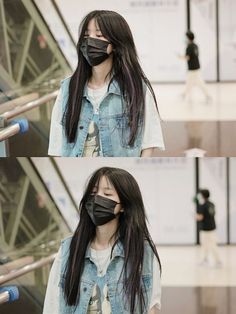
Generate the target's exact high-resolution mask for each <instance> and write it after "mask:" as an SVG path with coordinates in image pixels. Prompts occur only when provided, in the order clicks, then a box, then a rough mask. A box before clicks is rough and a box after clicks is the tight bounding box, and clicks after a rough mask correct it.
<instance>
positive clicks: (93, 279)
mask: <svg viewBox="0 0 236 314" xmlns="http://www.w3.org/2000/svg"><path fill="white" fill-rule="evenodd" d="M70 242H71V237H69V238H66V239H65V240H63V241H62V244H61V249H62V251H61V252H62V263H61V274H60V283H59V287H60V307H59V308H60V310H59V313H60V314H72V313H76V314H86V313H87V309H88V304H89V301H90V298H91V295H92V291H93V288H94V286H95V284H98V281H99V279H100V278H101V277H98V276H97V267H96V265H95V264H94V263H93V261H92V260H91V249H90V247H88V249H87V251H86V254H85V266H84V270H83V273H82V277H81V282H80V300H79V303H78V305H77V306H68V305H66V303H65V299H64V296H63V287H64V282H65V278H64V269H65V266H66V263H67V260H68V254H69V248H70ZM153 256H154V255H153V251H152V249H151V247H150V246H149V244H147V243H146V242H145V252H144V263H143V271H142V284H141V285H142V290H143V293H144V299H145V304H146V310H144V311H143V313H140V310H138V309H139V308H136V310H135V313H137V314H138V313H140V314H145V313H148V310H149V307H150V301H151V295H152V282H153ZM123 265H124V250H123V246H122V244H121V242H118V243H117V244H116V246H115V247H114V250H113V254H112V259H111V261H110V264H109V266H108V268H107V272H106V274H105V276H104V278H105V281H106V284H107V287H108V297H109V301H110V305H111V311H112V314H128V313H130V311H129V304H128V302H126V298H125V296H124V294H123V293H122V292H123V291H122V289H123V284H122V280H119V278H120V274H121V271H122V267H123ZM136 306H137V303H136Z"/></svg>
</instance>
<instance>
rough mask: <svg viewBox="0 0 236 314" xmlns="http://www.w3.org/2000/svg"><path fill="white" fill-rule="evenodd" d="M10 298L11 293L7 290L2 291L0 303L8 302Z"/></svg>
mask: <svg viewBox="0 0 236 314" xmlns="http://www.w3.org/2000/svg"><path fill="white" fill-rule="evenodd" d="M8 300H9V293H8V292H7V291H4V292H2V293H0V304H2V303H6V302H7V301H8Z"/></svg>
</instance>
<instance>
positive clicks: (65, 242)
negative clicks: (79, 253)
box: [61, 235, 72, 255]
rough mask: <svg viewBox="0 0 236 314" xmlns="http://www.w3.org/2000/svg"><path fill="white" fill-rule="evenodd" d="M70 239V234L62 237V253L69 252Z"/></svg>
mask: <svg viewBox="0 0 236 314" xmlns="http://www.w3.org/2000/svg"><path fill="white" fill-rule="evenodd" d="M71 240H72V235H70V236H68V237H66V238H64V239H62V240H61V252H62V255H65V254H67V253H68V252H69V249H70V244H71Z"/></svg>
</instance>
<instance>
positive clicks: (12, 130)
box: [0, 90, 59, 142]
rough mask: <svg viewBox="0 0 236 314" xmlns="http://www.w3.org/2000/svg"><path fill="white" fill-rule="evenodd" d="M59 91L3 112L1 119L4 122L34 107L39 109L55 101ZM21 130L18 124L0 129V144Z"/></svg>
mask: <svg viewBox="0 0 236 314" xmlns="http://www.w3.org/2000/svg"><path fill="white" fill-rule="evenodd" d="M58 92H59V90H56V91H54V92H52V93H50V94H47V95H44V96H42V97H40V98H38V99H36V100H33V101H30V102H28V103H27V104H25V105H22V106H20V107H16V108H14V109H13V110H10V111H7V112H4V113H3V114H2V115H1V118H2V119H4V120H5V121H6V120H9V119H12V118H14V117H17V116H18V115H20V114H22V113H25V112H27V111H30V110H32V109H34V108H36V107H39V106H41V105H43V104H45V103H47V102H48V101H50V100H52V99H55V98H56V97H57V95H58ZM20 130H21V128H20V125H19V124H18V123H16V124H14V125H11V126H7V127H6V128H2V129H1V131H0V142H1V141H5V140H7V139H8V138H9V137H11V136H14V135H16V134H17V133H19V132H20Z"/></svg>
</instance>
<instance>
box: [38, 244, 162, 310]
mask: <svg viewBox="0 0 236 314" xmlns="http://www.w3.org/2000/svg"><path fill="white" fill-rule="evenodd" d="M110 255H111V247H109V248H108V249H105V250H99V251H97V250H94V249H92V248H91V258H92V260H93V262H94V263H95V265H96V266H97V271H98V272H97V275H98V276H99V277H102V276H104V275H105V273H106V271H107V267H108V265H109V263H110ZM60 272H61V249H59V251H58V253H57V256H56V258H55V260H54V262H53V265H52V268H51V272H50V275H49V280H48V285H47V291H46V296H45V300H44V308H43V314H52V313H53V314H58V313H59V299H60V297H59V286H58V285H59V280H60ZM97 290H98V287H97V286H95V287H94V290H93V292H92V296H91V297H92V300H93V302H90V306H89V308H88V312H87V313H90V312H91V313H92V312H93V313H94V311H95V310H96V308H95V307H96V306H98V305H97V301H98V300H97V299H98V296H100V297H101V295H103V296H102V300H103V301H102V302H101V303H102V304H100V307H102V313H103V314H110V313H111V309H110V303H109V301H108V300H107V299H108V298H106V294H107V287H106V286H104V289H103V291H99V293H98V291H97ZM154 306H155V307H157V308H158V309H159V310H160V309H161V278H160V267H159V263H158V261H157V259H156V257H154V259H153V286H152V296H151V302H150V309H151V308H153V307H154Z"/></svg>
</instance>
